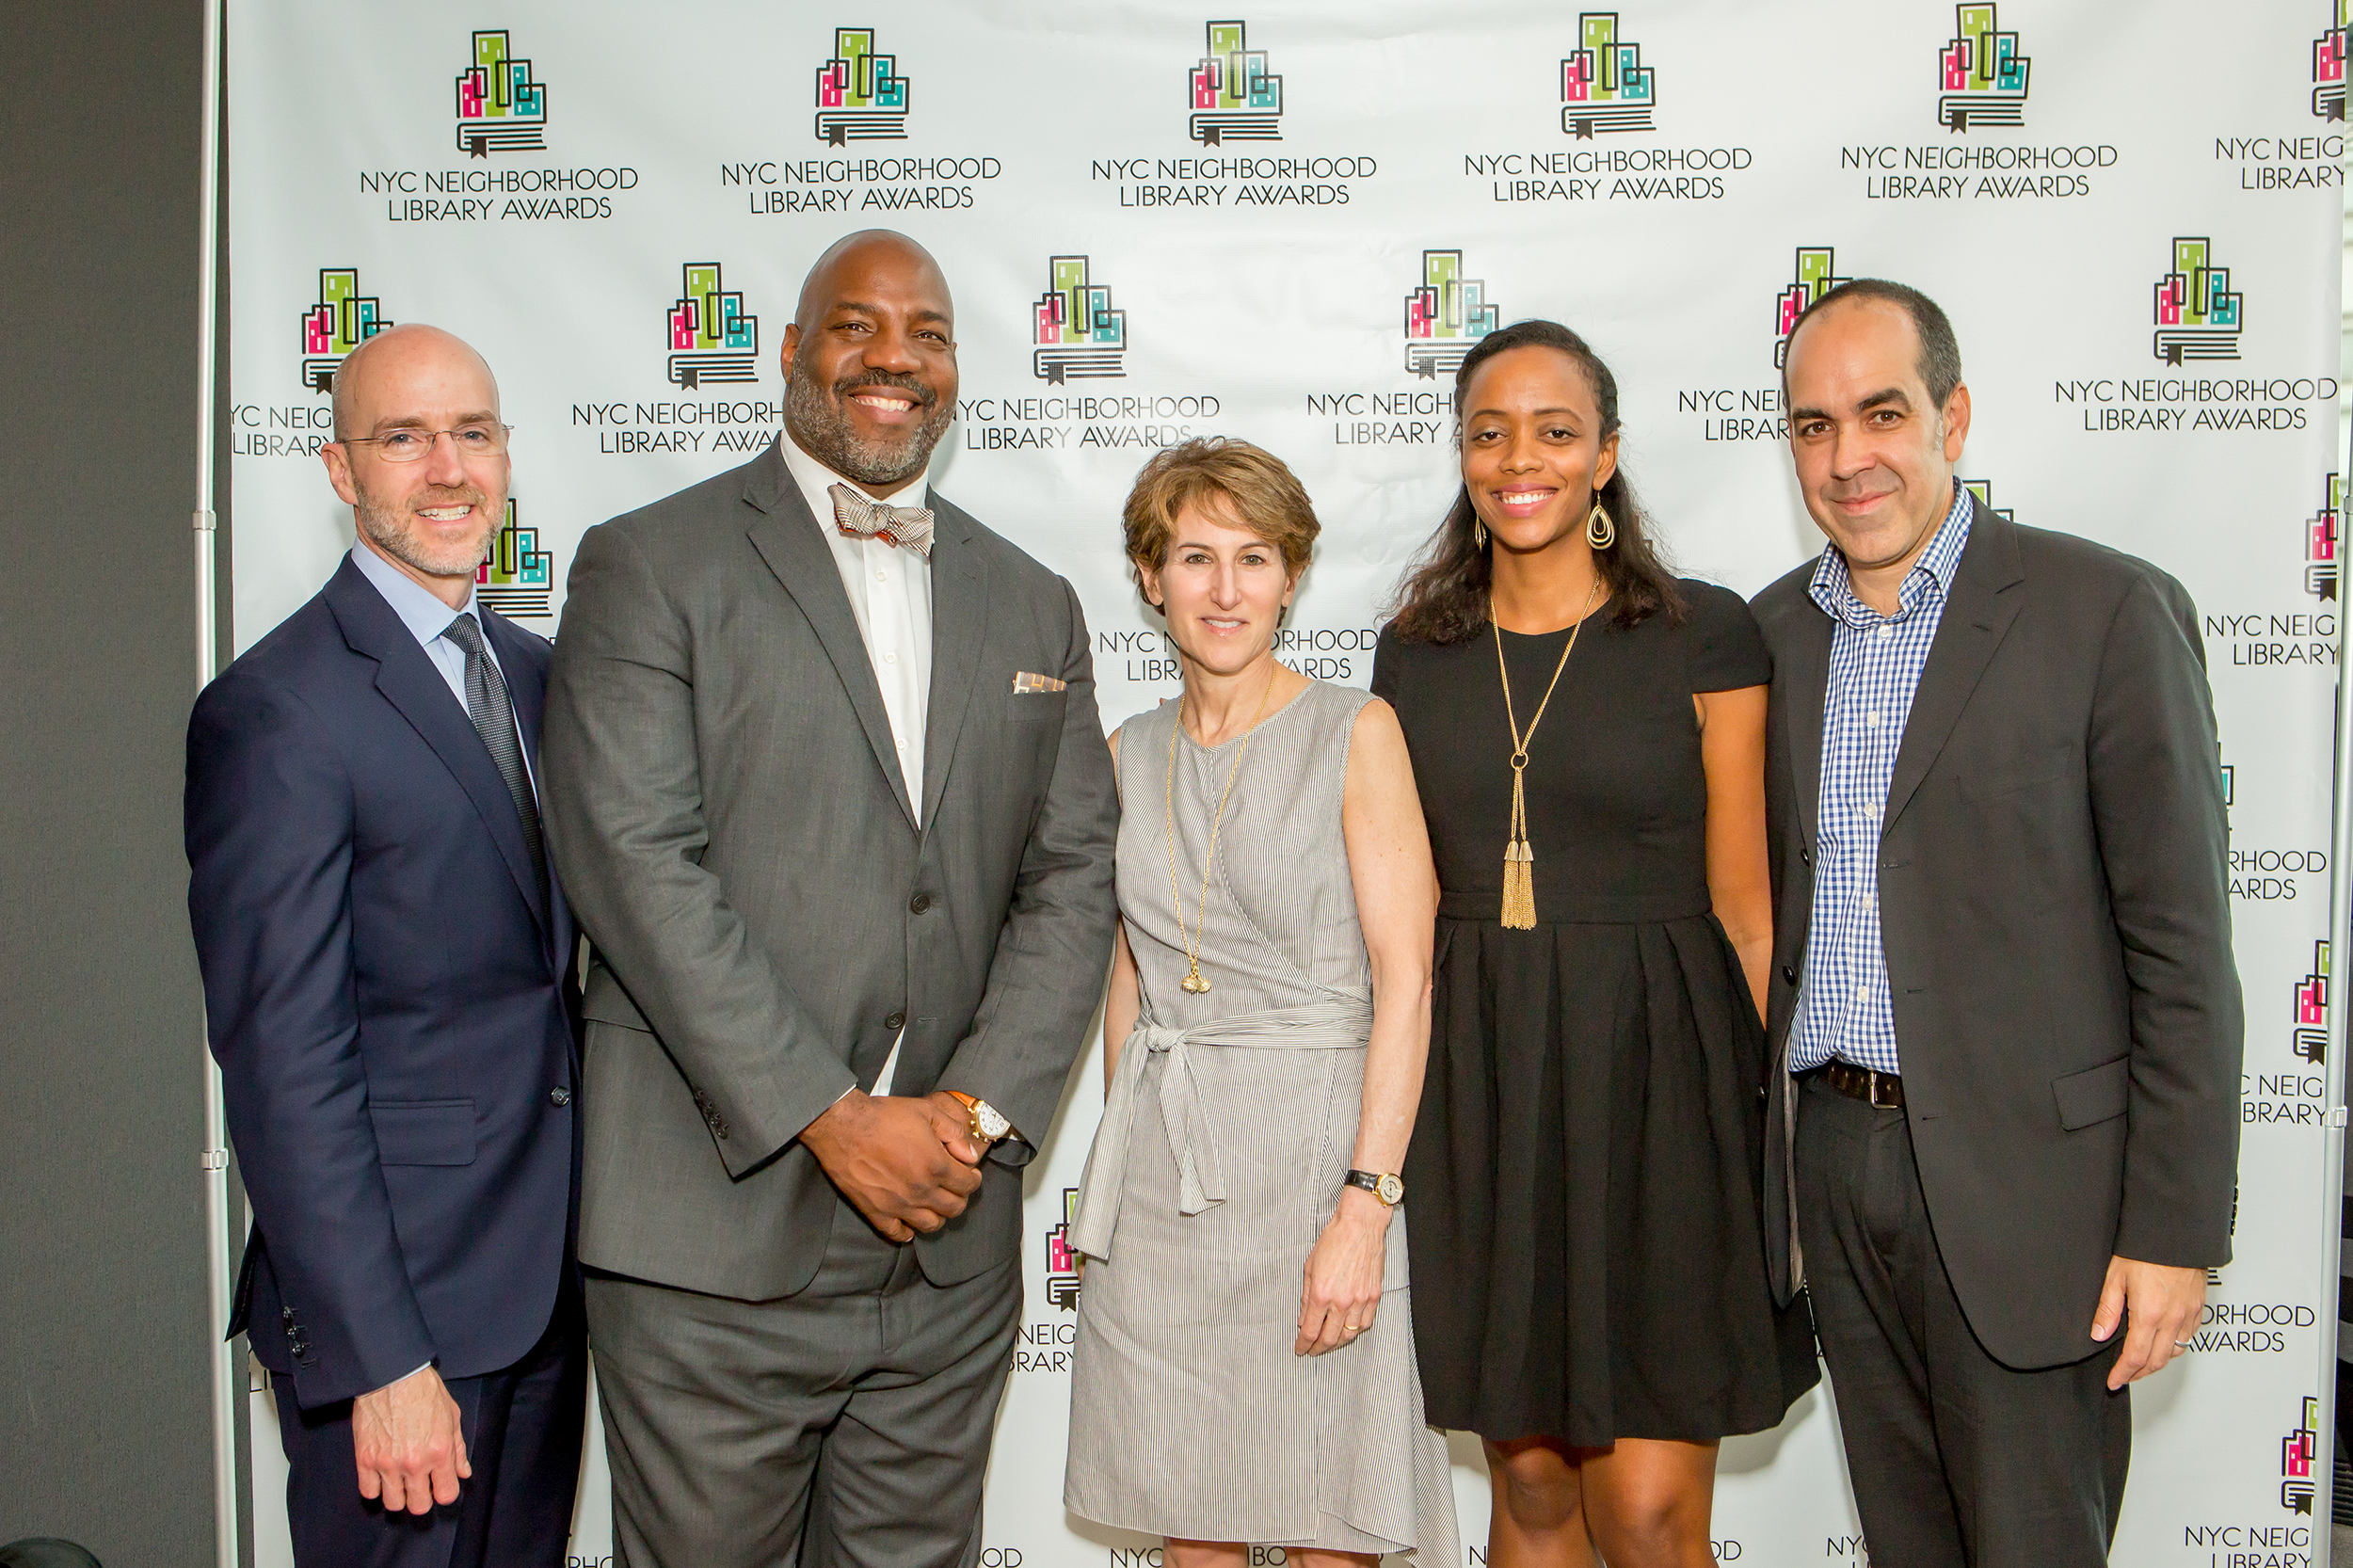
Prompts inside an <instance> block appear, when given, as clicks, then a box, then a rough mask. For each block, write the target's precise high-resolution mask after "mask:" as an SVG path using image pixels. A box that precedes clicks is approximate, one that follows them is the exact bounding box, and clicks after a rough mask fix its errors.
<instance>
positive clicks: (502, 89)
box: [457, 27, 548, 158]
mask: <svg viewBox="0 0 2353 1568" xmlns="http://www.w3.org/2000/svg"><path fill="white" fill-rule="evenodd" d="M547 129H548V89H547V85H546V84H545V83H543V82H535V81H533V80H532V79H531V62H530V61H529V60H519V59H516V58H515V57H514V56H513V53H512V51H511V50H510V48H509V47H508V44H507V41H506V29H505V28H504V27H501V28H498V29H497V30H496V31H484V32H479V33H476V34H474V36H473V64H472V65H470V66H468V67H467V68H466V69H465V70H463V71H461V72H458V73H457V150H458V151H459V152H467V153H471V154H472V155H473V156H474V157H477V158H487V157H488V156H489V155H490V154H491V153H492V152H535V151H536V150H538V149H540V148H543V147H545V146H547V144H548V138H547Z"/></svg>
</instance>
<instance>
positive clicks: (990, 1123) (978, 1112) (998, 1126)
mask: <svg viewBox="0 0 2353 1568" xmlns="http://www.w3.org/2000/svg"><path fill="white" fill-rule="evenodd" d="M948 1093H949V1094H950V1095H952V1096H954V1097H955V1098H956V1099H957V1100H960V1101H961V1102H963V1105H964V1108H965V1110H967V1111H968V1112H971V1113H972V1136H973V1137H974V1138H976V1139H978V1140H980V1142H981V1143H983V1144H993V1143H995V1142H997V1140H998V1139H1000V1138H1002V1137H1003V1136H1004V1135H1005V1134H1006V1133H1008V1132H1011V1131H1012V1130H1013V1124H1012V1123H1011V1122H1009V1121H1007V1120H1005V1117H1004V1112H1000V1111H999V1110H998V1109H997V1108H996V1107H995V1106H993V1105H991V1104H989V1103H988V1101H986V1100H984V1099H982V1098H980V1097H979V1096H976V1095H968V1094H966V1093H964V1092H963V1091H962V1090H960V1089H951V1090H949V1091H948Z"/></svg>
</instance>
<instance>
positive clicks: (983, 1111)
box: [972, 1100, 1013, 1142]
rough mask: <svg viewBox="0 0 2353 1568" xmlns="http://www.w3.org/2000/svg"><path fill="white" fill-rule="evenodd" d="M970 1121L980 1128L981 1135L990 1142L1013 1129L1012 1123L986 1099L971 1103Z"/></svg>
mask: <svg viewBox="0 0 2353 1568" xmlns="http://www.w3.org/2000/svg"><path fill="white" fill-rule="evenodd" d="M972 1121H973V1125H974V1126H976V1127H978V1128H980V1129H981V1136H982V1137H984V1138H986V1139H988V1140H990V1141H991V1142H994V1141H995V1140H997V1139H999V1138H1002V1137H1003V1136H1004V1135H1005V1134H1006V1133H1008V1132H1011V1131H1012V1130H1013V1124H1012V1123H1011V1122H1009V1121H1007V1120H1005V1118H1004V1116H1003V1115H1002V1114H1001V1113H1000V1112H999V1111H998V1109H997V1108H996V1107H995V1106H993V1105H991V1104H989V1103H988V1101H986V1100H980V1101H976V1102H975V1103H974V1104H973V1107H972Z"/></svg>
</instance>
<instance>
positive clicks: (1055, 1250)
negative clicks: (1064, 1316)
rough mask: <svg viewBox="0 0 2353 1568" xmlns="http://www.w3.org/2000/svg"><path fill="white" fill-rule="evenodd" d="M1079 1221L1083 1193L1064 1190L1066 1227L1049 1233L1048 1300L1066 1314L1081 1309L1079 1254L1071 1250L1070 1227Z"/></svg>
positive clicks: (1070, 1188)
mask: <svg viewBox="0 0 2353 1568" xmlns="http://www.w3.org/2000/svg"><path fill="white" fill-rule="evenodd" d="M1078 1218H1079V1190H1078V1189H1077V1188H1076V1187H1065V1188H1064V1189H1063V1190H1062V1224H1058V1225H1054V1226H1052V1227H1050V1228H1048V1231H1047V1232H1046V1300H1047V1301H1048V1303H1049V1304H1052V1305H1055V1306H1059V1307H1061V1308H1062V1309H1063V1310H1064V1312H1074V1311H1076V1310H1078V1306H1079V1255H1078V1254H1077V1253H1074V1252H1072V1251H1071V1250H1070V1227H1071V1226H1072V1225H1073V1224H1076V1223H1077V1222H1078Z"/></svg>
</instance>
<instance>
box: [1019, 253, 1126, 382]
mask: <svg viewBox="0 0 2353 1568" xmlns="http://www.w3.org/2000/svg"><path fill="white" fill-rule="evenodd" d="M1046 275H1047V290H1046V292H1045V293H1044V294H1043V295H1040V296H1038V297H1037V299H1036V300H1035V301H1033V302H1032V305H1031V307H1030V309H1031V319H1032V337H1033V339H1034V341H1035V343H1036V344H1037V346H1036V348H1035V349H1033V350H1032V353H1031V356H1030V366H1031V369H1032V371H1033V372H1035V374H1036V376H1037V378H1038V379H1039V380H1041V381H1052V382H1055V383H1057V384H1060V383H1062V382H1065V381H1071V380H1095V379H1097V378H1099V377H1104V376H1125V375H1127V374H1128V373H1127V371H1126V370H1125V369H1124V368H1123V362H1124V360H1126V358H1127V354H1128V312H1125V311H1114V310H1112V291H1111V290H1109V289H1107V288H1104V287H1102V286H1101V285H1099V284H1095V283H1090V282H1088V281H1087V259H1086V258H1085V257H1084V256H1056V257H1054V258H1053V259H1052V260H1050V261H1048V263H1047V264H1046Z"/></svg>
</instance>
